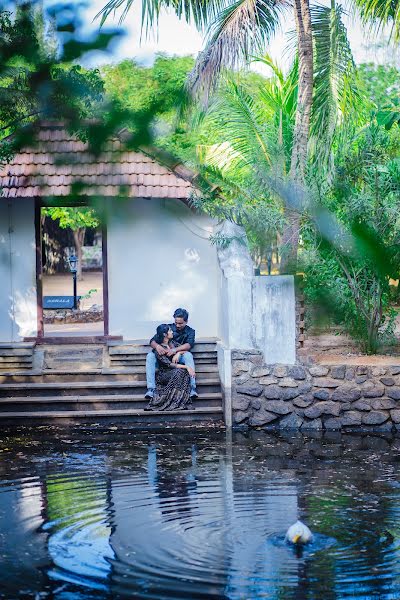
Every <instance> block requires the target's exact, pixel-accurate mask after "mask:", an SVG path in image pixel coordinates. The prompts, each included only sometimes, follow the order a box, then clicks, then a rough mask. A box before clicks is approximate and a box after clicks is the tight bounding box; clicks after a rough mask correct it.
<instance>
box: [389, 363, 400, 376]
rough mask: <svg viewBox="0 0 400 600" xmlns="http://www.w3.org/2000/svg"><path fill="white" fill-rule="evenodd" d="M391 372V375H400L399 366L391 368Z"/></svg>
mask: <svg viewBox="0 0 400 600" xmlns="http://www.w3.org/2000/svg"><path fill="white" fill-rule="evenodd" d="M389 370H390V374H391V375H399V373H400V367H399V366H398V365H395V366H393V367H390V369H389Z"/></svg>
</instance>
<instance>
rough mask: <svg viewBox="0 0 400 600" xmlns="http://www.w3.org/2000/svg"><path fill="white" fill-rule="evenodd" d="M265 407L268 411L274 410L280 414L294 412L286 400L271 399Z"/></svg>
mask: <svg viewBox="0 0 400 600" xmlns="http://www.w3.org/2000/svg"><path fill="white" fill-rule="evenodd" d="M265 408H266V409H267V410H268V411H272V412H274V413H277V414H278V415H287V414H289V413H290V412H292V407H291V406H290V404H289V403H288V402H284V401H283V400H270V401H269V402H267V404H266V406H265Z"/></svg>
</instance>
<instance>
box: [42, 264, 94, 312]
mask: <svg viewBox="0 0 400 600" xmlns="http://www.w3.org/2000/svg"><path fill="white" fill-rule="evenodd" d="M93 289H95V290H97V291H96V292H94V293H93V294H92V295H91V296H90V298H87V299H85V300H81V308H83V309H84V308H90V307H91V306H92V305H93V304H98V305H99V306H103V273H102V272H101V271H89V272H87V273H84V274H83V280H82V281H78V295H79V296H84V295H85V294H87V293H88V292H89V291H90V290H93ZM72 294H73V283H72V275H71V274H70V273H61V274H59V273H57V274H56V275H43V296H72Z"/></svg>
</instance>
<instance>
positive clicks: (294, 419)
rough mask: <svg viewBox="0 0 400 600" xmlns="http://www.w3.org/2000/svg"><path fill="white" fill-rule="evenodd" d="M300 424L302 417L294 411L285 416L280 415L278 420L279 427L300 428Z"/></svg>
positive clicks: (301, 423)
mask: <svg viewBox="0 0 400 600" xmlns="http://www.w3.org/2000/svg"><path fill="white" fill-rule="evenodd" d="M302 425H303V419H302V418H301V417H299V415H296V413H294V412H293V413H291V414H290V415H286V417H282V419H281V420H280V421H279V427H280V429H300V427H301V426H302Z"/></svg>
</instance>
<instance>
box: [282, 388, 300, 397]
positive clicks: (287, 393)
mask: <svg viewBox="0 0 400 600" xmlns="http://www.w3.org/2000/svg"><path fill="white" fill-rule="evenodd" d="M280 390H281V395H280V398H281V400H293V398H297V396H298V395H299V394H300V392H299V388H280Z"/></svg>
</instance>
